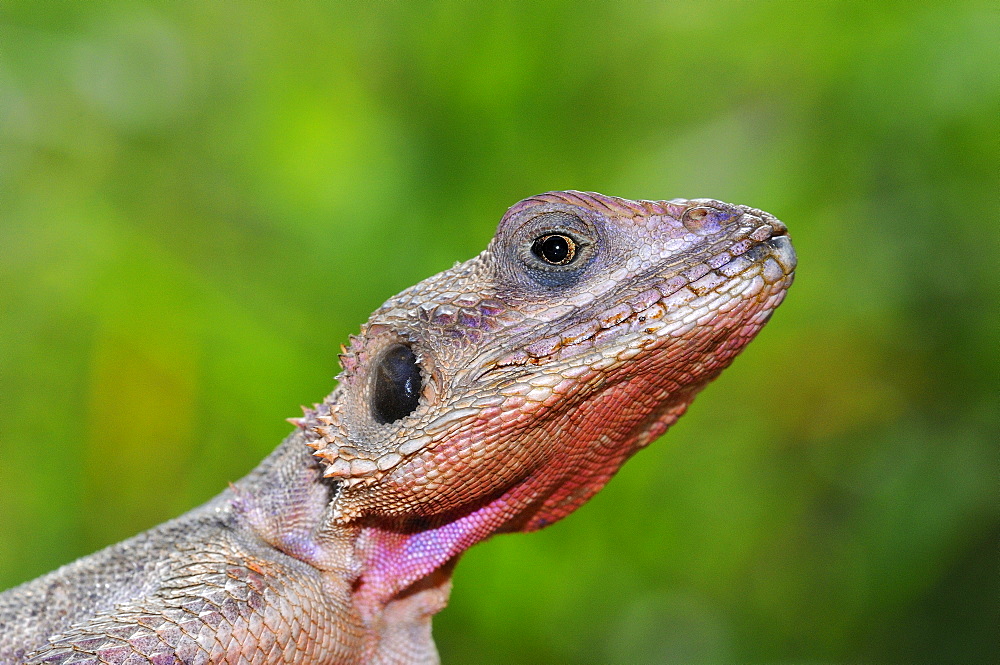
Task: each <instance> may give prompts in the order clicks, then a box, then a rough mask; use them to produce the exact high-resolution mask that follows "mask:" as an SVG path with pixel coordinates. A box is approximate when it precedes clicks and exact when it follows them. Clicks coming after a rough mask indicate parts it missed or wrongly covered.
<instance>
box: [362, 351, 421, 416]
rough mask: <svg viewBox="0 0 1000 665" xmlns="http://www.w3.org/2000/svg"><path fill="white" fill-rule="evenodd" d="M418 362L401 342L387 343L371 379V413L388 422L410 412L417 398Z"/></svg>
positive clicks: (419, 380) (418, 390)
mask: <svg viewBox="0 0 1000 665" xmlns="http://www.w3.org/2000/svg"><path fill="white" fill-rule="evenodd" d="M422 386H423V382H422V380H421V378H420V366H419V365H418V364H417V356H416V354H414V353H413V351H412V350H411V349H410V347H408V346H406V345H405V344H396V345H394V346H392V347H390V348H389V349H388V350H387V351H386V352H385V353H384V354H383V355H382V357H381V358H380V359H379V361H378V365H377V366H376V367H375V369H374V379H373V382H372V399H371V406H372V416H373V417H374V418H375V420H376V421H378V422H379V423H382V424H383V425H384V424H387V423H392V422H395V421H397V420H399V419H400V418H405V417H406V416H408V415H410V414H411V413H413V411H414V410H415V409H416V408H417V404H418V403H419V402H420V389H421V387H422Z"/></svg>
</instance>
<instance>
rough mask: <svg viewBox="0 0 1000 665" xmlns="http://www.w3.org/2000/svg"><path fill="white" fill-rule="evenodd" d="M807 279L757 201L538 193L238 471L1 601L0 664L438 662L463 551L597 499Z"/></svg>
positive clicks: (368, 336) (421, 290) (381, 315)
mask: <svg viewBox="0 0 1000 665" xmlns="http://www.w3.org/2000/svg"><path fill="white" fill-rule="evenodd" d="M795 267H796V255H795V251H794V249H793V247H792V244H791V241H790V239H789V236H788V233H787V229H786V227H785V225H784V224H783V223H782V222H780V221H779V220H778V219H776V218H775V217H774V216H773V215H771V214H769V213H766V212H763V211H761V210H757V209H754V208H750V207H747V206H743V205H732V204H728V203H724V202H721V201H716V200H713V199H690V200H688V199H672V200H664V201H646V200H639V201H632V200H627V199H622V198H617V197H611V196H604V195H601V194H596V193H591V192H578V191H564V192H550V193H547V194H542V195H538V196H533V197H530V198H527V199H525V200H523V201H521V202H519V203H517V204H515V205H514V206H513V207H511V208H510V209H509V210H507V212H506V214H505V215H504V216H503V217H502V219H501V221H500V223H499V227H498V229H497V232H496V235H495V236H494V237H493V239H492V240H491V241H490V243H489V244H488V246H487V248H486V249H485V250H484V251H483V252H482V253H480V254H479V255H478V256H476V257H474V258H472V259H470V260H468V261H466V262H464V263H457V264H456V265H455V266H454V267H453V268H451V269H450V270H445V271H444V272H442V273H440V274H438V275H436V276H433V277H430V278H429V279H426V280H424V281H422V282H420V283H419V284H417V285H416V286H413V287H411V288H408V289H406V290H404V291H403V292H401V293H400V294H398V295H396V296H394V297H392V298H390V299H389V300H388V301H386V302H385V303H384V304H383V305H382V306H381V307H380V308H379V309H377V310H376V311H375V312H374V313H373V314H372V315H371V317H370V318H369V320H368V321H367V323H365V324H364V325H363V326H362V327H361V330H360V332H359V334H357V335H356V336H352V337H351V340H350V345H349V347H346V348H345V347H341V354H340V356H339V359H340V364H341V369H342V371H341V373H340V374H339V375H338V376H337V377H336V380H337V383H336V386H335V388H334V390H333V392H332V393H331V394H330V395H329V396H327V397H326V398H325V399H324V400H323V401H322V402H321V403H319V404H315V405H313V407H311V408H304V409H303V410H304V414H303V416H302V417H299V418H294V419H290V420H291V421H292V423H293V424H294V426H295V428H294V431H293V432H292V433H291V434H290V435H289V436H288V437H287V438H286V439H285V440H284V441H283V442H282V443H281V444H280V445H279V446H278V447H277V449H276V450H275V451H274V452H273V453H272V454H271V455H270V456H268V457H267V458H265V459H264V461H263V462H262V463H261V464H260V465H259V466H258V467H257V468H256V469H254V470H253V471H251V472H250V473H249V474H248V475H247V476H246V477H244V478H243V479H242V480H239V481H237V482H235V483H232V484H231V485H230V487H229V488H228V489H226V490H225V491H223V492H222V493H221V494H219V495H218V496H217V497H215V498H214V499H212V500H210V501H208V503H206V504H204V505H202V506H201V507H199V508H195V509H193V510H191V511H190V512H188V513H186V514H184V515H182V516H181V517H178V518H176V519H174V520H171V521H168V522H166V523H164V524H162V525H160V526H158V527H154V528H153V529H151V530H149V531H146V532H144V533H142V534H140V535H138V536H135V537H133V538H131V539H129V540H126V541H123V542H122V543H119V544H117V545H112V546H110V547H107V548H105V549H104V550H101V551H99V552H97V553H95V554H92V555H89V556H87V557H84V558H82V559H79V560H77V561H75V562H73V563H69V564H67V565H65V566H63V567H61V568H59V569H58V570H56V571H54V572H51V573H49V574H47V575H44V576H43V577H40V578H38V579H36V580H34V581H30V582H26V583H24V584H22V585H20V586H17V587H15V588H13V589H11V590H8V591H6V592H4V593H3V594H0V664H2V665H8V664H12V663H32V664H34V663H49V664H66V665H68V664H70V663H88V664H89V663H95V664H96V663H109V664H122V665H125V664H128V665H133V664H143V663H149V664H153V665H165V664H167V663H230V664H236V663H330V664H333V663H397V664H410V663H413V664H417V663H436V662H438V654H437V650H436V647H435V645H434V642H433V639H432V637H431V619H432V617H433V616H434V614H436V613H437V612H439V611H440V610H441V609H443V608H444V607H445V605H446V603H447V601H448V596H449V593H450V588H451V572H452V570H453V568H454V566H455V564H456V562H457V561H458V559H459V557H460V556H461V554H462V553H463V552H464V551H465V550H467V549H468V548H469V547H471V546H473V545H475V544H476V543H479V542H481V541H483V540H485V539H487V538H489V537H490V536H492V535H494V534H498V533H505V532H507V533H509V532H529V531H533V530H536V529H540V528H542V527H544V526H546V525H549V524H552V523H553V522H556V521H557V520H560V519H562V518H563V517H565V516H566V515H568V514H569V513H571V512H573V511H574V510H575V509H576V508H578V507H579V506H580V505H582V504H583V503H584V502H586V501H587V500H588V499H589V498H590V497H592V496H593V495H594V494H595V493H596V492H597V491H599V490H600V489H601V488H602V487H603V486H604V485H605V484H606V483H607V482H608V481H609V480H610V478H611V477H612V476H613V475H614V474H615V473H616V472H617V471H618V469H619V468H620V467H621V465H622V464H623V463H624V462H625V461H626V460H627V459H628V458H629V457H630V456H632V455H633V454H634V453H635V452H636V451H638V450H639V449H641V448H643V447H645V446H646V445H648V444H649V443H650V442H652V441H653V440H654V439H656V438H658V437H659V436H660V435H661V434H663V433H664V432H665V431H666V430H667V428H668V427H670V426H671V425H672V424H673V423H674V422H675V421H676V420H677V419H678V418H679V417H680V416H681V415H682V414H683V413H684V411H685V410H686V409H687V407H688V405H689V404H690V403H691V401H692V400H693V399H694V397H695V395H696V393H698V392H699V391H700V390H701V389H702V388H703V387H704V386H705V385H706V384H707V383H708V382H709V381H711V380H712V379H714V378H715V377H716V376H717V375H718V374H719V373H720V372H721V371H722V370H723V369H724V368H725V367H727V366H728V365H729V363H730V362H731V361H732V359H733V358H734V357H735V356H736V355H737V354H738V353H739V352H740V351H741V350H742V349H743V348H744V347H745V346H746V345H747V344H748V343H749V342H750V340H751V339H753V337H754V336H755V335H756V334H757V332H758V331H759V330H760V329H761V327H762V326H763V325H764V324H765V323H766V322H767V320H768V319H769V318H770V316H771V314H772V312H773V311H774V309H775V308H776V307H777V306H778V305H779V304H780V303H781V302H782V300H783V298H784V296H785V293H786V290H787V289H788V287H789V286H790V285H791V283H792V280H793V278H794V274H795Z"/></svg>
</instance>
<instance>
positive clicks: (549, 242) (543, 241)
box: [531, 233, 576, 266]
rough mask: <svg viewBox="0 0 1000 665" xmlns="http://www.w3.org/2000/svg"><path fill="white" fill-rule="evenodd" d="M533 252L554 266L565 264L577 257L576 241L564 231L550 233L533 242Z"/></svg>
mask: <svg viewBox="0 0 1000 665" xmlns="http://www.w3.org/2000/svg"><path fill="white" fill-rule="evenodd" d="M531 253H532V254H534V255H535V256H537V257H538V258H540V259H541V260H542V261H545V262H546V263H548V264H550V265H554V266H564V265H567V264H569V263H572V262H573V259H575V258H576V241H575V240H573V239H572V238H570V237H569V236H568V235H564V234H562V233H550V234H548V235H544V236H541V237H539V238H537V239H536V240H535V242H533V243H531Z"/></svg>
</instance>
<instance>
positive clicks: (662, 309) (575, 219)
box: [302, 191, 796, 535]
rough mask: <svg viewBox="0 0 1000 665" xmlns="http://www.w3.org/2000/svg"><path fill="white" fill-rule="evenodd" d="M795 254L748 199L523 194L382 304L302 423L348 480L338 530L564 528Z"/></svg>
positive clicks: (747, 332)
mask: <svg viewBox="0 0 1000 665" xmlns="http://www.w3.org/2000/svg"><path fill="white" fill-rule="evenodd" d="M795 262H796V259H795V252H794V250H793V249H792V245H791V243H790V241H789V239H788V236H787V235H786V229H785V226H784V225H783V224H782V223H781V222H779V221H778V220H777V219H775V218H774V217H773V216H771V215H769V214H767V213H765V212H762V211H760V210H755V209H752V208H748V207H746V206H739V205H730V204H726V203H722V202H719V201H714V200H708V199H694V200H678V199H675V200H671V201H628V200H625V199H620V198H614V197H608V196H603V195H600V194H593V193H583V192H572V191H570V192H553V193H549V194H543V195H540V196H535V197H531V198H529V199H526V200H524V201H521V202H520V203H518V204H516V205H515V206H513V207H512V208H510V210H508V211H507V213H506V215H504V217H503V219H502V220H501V222H500V225H499V228H498V230H497V233H496V235H495V237H494V238H493V240H492V241H491V242H490V244H489V246H488V247H487V248H486V250H485V251H483V252H482V253H481V254H480V255H479V256H476V257H475V258H473V259H471V260H469V261H466V262H464V263H460V264H457V265H456V266H455V267H453V268H452V269H450V270H446V271H444V272H442V273H440V274H438V275H435V276H434V277H431V278H429V279H427V280H424V281H423V282H421V283H419V284H417V285H416V286H413V287H412V288H409V289H407V290H405V291H403V292H402V293H400V294H399V295H397V296H395V297H393V298H390V299H389V300H388V301H387V302H386V303H385V304H384V305H383V306H382V307H381V308H379V309H378V310H377V311H376V312H375V313H374V314H373V315H372V316H371V318H370V319H369V321H368V322H367V323H366V324H365V325H364V326H363V327H362V329H361V332H360V334H359V335H358V336H356V337H353V338H352V340H351V345H350V348H349V349H347V350H345V352H344V354H343V355H342V356H341V364H342V366H343V370H344V371H343V372H342V374H341V375H340V376H339V377H338V379H339V385H338V387H337V389H336V390H335V391H334V392H333V393H332V394H331V396H330V397H328V398H327V399H326V400H325V401H324V402H323V403H322V404H320V405H318V406H317V407H316V409H315V410H312V411H308V412H307V414H306V418H304V419H303V420H302V426H303V428H304V430H305V433H306V440H307V443H308V444H309V445H310V446H312V447H313V448H314V449H315V451H316V452H315V454H316V455H317V456H318V457H319V458H320V459H321V460H322V461H323V464H324V466H325V469H326V472H325V473H326V475H327V476H328V477H332V478H336V479H339V481H340V491H339V494H338V495H337V498H336V499H335V516H336V520H337V521H339V522H341V523H347V522H351V521H354V520H358V519H361V518H368V519H386V518H388V519H395V520H397V521H400V520H410V519H416V520H420V523H421V524H424V525H426V524H432V525H433V524H443V523H448V522H451V521H454V520H456V519H462V518H464V517H465V516H468V515H470V514H471V513H473V512H477V511H482V510H483V508H484V506H486V507H492V508H490V509H489V510H487V512H488V516H487V517H486V518H484V519H485V521H486V522H489V527H488V528H487V527H484V526H482V525H481V524H480V522H482V520H480V522H477V524H480V526H477V527H476V528H479V529H481V530H483V529H485V530H487V531H488V530H491V531H490V532H495V531H497V530H527V529H533V528H538V527H541V526H544V525H546V524H549V523H551V522H553V521H555V520H557V519H559V518H561V517H563V516H564V515H566V514H568V513H569V512H571V511H572V510H573V509H575V508H576V507H577V506H579V505H580V504H581V503H583V502H584V501H586V500H587V499H588V498H589V497H590V496H592V495H593V493H594V492H596V491H597V490H599V489H600V488H601V487H603V485H604V484H605V483H606V482H607V481H608V480H609V479H610V478H611V476H612V475H613V474H614V473H615V472H616V471H617V470H618V468H619V467H620V466H621V464H622V463H624V461H625V460H626V459H627V458H628V457H629V456H630V455H632V454H633V453H634V452H635V451H636V450H638V449H639V448H641V447H643V446H645V445H647V444H648V443H649V442H650V441H652V440H653V439H655V438H656V437H658V436H659V435H660V434H662V433H663V432H664V431H666V429H667V428H668V427H669V426H670V425H671V424H672V423H673V422H674V421H675V420H676V419H677V418H678V417H679V416H680V415H681V414H682V413H683V412H684V410H685V409H686V408H687V405H688V404H689V403H690V402H691V400H692V399H693V398H694V396H695V394H696V393H697V392H698V391H699V390H700V389H701V388H702V387H703V386H704V385H705V384H706V383H708V382H709V381H710V380H712V379H713V378H714V377H715V376H716V375H717V374H718V373H719V372H720V371H721V370H722V369H724V368H725V367H726V366H727V365H728V364H729V362H730V361H731V360H732V358H733V357H734V356H735V355H736V354H737V353H739V352H740V351H741V350H742V349H743V347H744V346H745V345H746V344H747V343H748V342H749V341H750V340H751V339H752V338H753V336H754V335H755V334H756V333H757V331H758V330H759V329H760V328H761V326H763V325H764V323H765V322H766V321H767V320H768V318H769V317H770V315H771V312H772V311H773V310H774V308H775V307H777V306H778V305H779V304H780V303H781V301H782V299H783V297H784V294H785V291H786V289H787V288H788V286H789V285H790V284H791V282H792V279H793V275H794V269H795ZM485 533H486V532H485V531H484V535H485Z"/></svg>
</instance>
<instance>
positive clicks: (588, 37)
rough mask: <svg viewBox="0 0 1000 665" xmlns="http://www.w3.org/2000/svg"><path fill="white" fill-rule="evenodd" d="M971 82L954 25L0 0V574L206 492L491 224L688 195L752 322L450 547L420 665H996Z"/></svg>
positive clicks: (993, 263)
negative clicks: (619, 447)
mask: <svg viewBox="0 0 1000 665" xmlns="http://www.w3.org/2000/svg"><path fill="white" fill-rule="evenodd" d="M998 63H1000V11H998V9H997V5H996V4H995V3H988V2H982V3H976V2H937V3H935V2H871V1H870V0H862V1H854V2H846V1H845V2H723V1H715V2H700V3H683V4H672V3H662V2H636V3H619V2H601V3H595V2H564V1H548V2H538V1H536V2H523V3H521V2H509V3H496V4H475V3H465V2H411V3H386V2H344V3H328V4H317V3H236V2H188V3H181V2H162V3H154V2H100V3H99V2H87V3H81V2H35V1H31V2H10V1H8V2H5V3H3V5H2V7H0V588H3V587H6V586H10V585H14V584H16V583H19V582H21V581H23V580H25V579H29V578H31V577H34V576H36V575H39V574H41V573H44V572H46V571H48V570H49V569H51V568H53V567H55V566H58V565H60V564H62V563H65V562H67V561H69V560H71V559H73V558H75V557H78V556H81V555H83V554H86V553H88V552H91V551H93V550H95V549H97V548H99V547H101V546H103V545H106V544H108V543H111V542H114V541H117V540H120V539H122V538H125V537H127V536H130V535H132V534H134V533H135V532H137V531H139V530H141V529H144V528H147V527H149V526H152V525H154V524H156V523H158V522H160V521H162V520H165V519H167V518H170V517H173V516H175V515H177V514H179V513H180V512H182V511H184V510H185V509H188V508H190V507H192V506H194V505H196V504H198V503H200V502H202V501H204V500H206V499H208V498H209V497H211V496H212V495H213V494H215V493H216V492H218V491H219V490H220V489H221V488H223V487H224V486H225V484H226V482H227V481H231V480H235V479H237V478H239V477H240V476H241V475H242V474H244V473H245V472H246V471H248V470H249V469H250V468H251V467H252V466H253V465H254V464H255V463H256V462H258V461H259V460H260V459H261V458H262V457H263V456H264V455H265V454H266V453H267V452H268V451H270V450H271V449H272V448H273V447H274V446H275V445H276V443H277V442H278V441H279V440H280V439H281V438H282V437H283V436H284V435H285V434H286V433H287V432H288V431H289V429H290V426H289V425H288V424H287V423H286V422H285V421H284V418H285V417H287V416H293V415H296V414H297V413H298V405H299V404H301V403H311V402H313V401H317V400H319V399H320V398H321V397H322V396H323V395H324V394H325V393H327V392H328V391H329V390H330V389H331V387H332V380H331V377H332V376H333V375H334V374H335V373H336V371H337V369H336V352H337V348H338V345H339V344H340V343H341V342H342V341H344V340H346V337H347V335H348V334H349V333H351V332H353V331H355V330H357V327H358V325H359V324H360V323H361V322H362V321H363V320H364V319H365V317H366V316H367V315H368V313H369V312H370V311H371V310H372V309H373V308H374V307H376V306H377V305H378V304H379V303H380V302H381V301H383V300H384V299H385V298H387V297H388V296H390V295H392V294H393V293H395V292H397V291H398V290H400V289H401V288H403V287H406V286H409V285H410V284H412V283H414V282H416V281H417V280H419V279H421V278H423V277H425V276H428V275H430V274H431V273H434V272H436V271H438V270H441V269H443V268H446V267H449V266H450V265H451V264H452V263H453V262H454V261H456V260H460V259H465V258H468V257H470V256H472V255H473V254H475V253H477V252H478V251H479V250H480V249H482V247H483V246H484V245H485V243H486V242H487V240H488V239H489V237H490V236H491V234H492V232H493V228H494V226H495V224H496V222H497V220H498V219H499V217H500V215H501V214H502V213H503V211H504V210H505V209H506V207H507V206H509V205H511V204H513V203H514V202H516V201H517V200H519V199H521V198H523V197H525V196H528V195H531V194H535V193H538V192H542V191H546V190H553V189H565V188H574V189H586V190H596V191H600V192H604V193H608V194H616V195H620V196H625V197H630V198H671V197H701V196H708V197H715V198H720V199H723V200H728V201H734V202H739V203H746V204H749V205H753V206H756V207H760V208H763V209H766V210H768V211H771V212H773V213H775V214H776V215H778V216H779V217H780V218H781V219H783V220H784V221H785V222H787V224H788V226H789V227H790V228H791V233H792V236H793V238H794V239H795V244H796V247H797V249H798V252H799V258H800V270H799V275H798V281H797V283H796V285H795V286H794V288H793V289H792V291H791V293H790V297H789V298H788V300H787V302H786V304H785V305H784V306H783V307H782V308H781V310H780V311H779V312H778V313H777V315H776V316H775V317H774V319H773V321H772V323H771V325H770V326H769V327H768V328H767V329H766V330H765V331H764V333H763V334H762V335H761V336H760V339H759V340H758V341H757V342H755V343H754V344H753V345H752V346H751V347H750V348H749V350H748V351H747V352H746V353H745V354H744V355H743V356H742V357H741V358H740V359H738V360H737V362H736V363H735V365H734V366H733V367H732V369H730V370H729V371H728V372H727V373H726V374H724V375H723V377H722V378H721V379H720V380H719V381H718V382H717V383H715V384H713V385H712V386H711V387H710V388H709V389H708V390H707V391H706V392H705V394H704V395H703V396H702V397H701V398H699V400H698V401H697V402H696V403H695V405H694V407H693V408H692V409H691V411H690V413H689V415H688V416H686V417H685V418H684V419H682V421H681V422H680V423H679V424H678V425H677V426H676V427H675V428H674V429H673V430H672V431H671V432H670V433H669V434H668V435H667V436H666V437H665V439H664V440H662V441H660V442H658V443H657V444H656V445H654V446H652V447H651V448H649V449H648V450H646V451H644V452H642V453H641V454H639V455H638V456H637V458H636V459H635V460H633V461H632V462H630V463H629V464H628V465H627V466H626V467H625V468H624V469H623V471H622V472H621V474H620V475H619V477H617V478H616V479H615V480H614V481H613V482H612V483H611V484H610V485H609V487H608V488H607V489H606V490H605V491H604V492H603V493H601V494H600V495H599V496H598V497H597V498H596V499H594V500H593V501H592V502H591V503H590V504H588V505H587V506H585V507H584V508H582V509H581V510H580V511H579V512H578V513H577V514H575V515H573V516H572V517H571V518H569V519H567V520H565V521H564V522H562V523H560V524H557V525H555V526H553V527H552V528H550V529H547V530H545V531H543V532H541V533H538V534H534V535H531V536H504V537H500V538H497V539H496V540H494V541H492V542H490V543H487V544H486V545H483V546H479V547H476V548H475V549H473V550H472V551H471V552H469V553H468V554H467V556H466V557H465V558H464V560H463V561H462V563H461V565H460V566H459V568H458V570H457V573H456V575H455V582H456V584H455V591H454V594H453V597H452V602H451V606H450V607H449V608H448V609H447V610H445V611H444V612H443V613H442V614H441V615H439V617H438V618H437V619H436V621H435V634H436V636H437V639H438V643H439V647H440V650H441V652H442V654H443V656H444V659H445V662H446V663H504V664H505V665H512V664H514V663H541V662H546V663H640V662H646V663H662V662H679V663H859V662H865V663H980V662H998V656H997V652H996V651H995V650H994V649H995V648H996V647H997V639H996V635H997V633H996V630H997V626H998V624H1000V611H998V604H1000V571H998V565H997V564H998V553H997V552H998V550H997V543H998V537H1000V528H998V523H1000V520H998V513H1000V510H998V506H1000V501H998V498H1000V497H998V480H1000V466H998V462H1000V460H998V455H997V443H998V432H1000V423H998V417H997V409H998V402H1000V387H998V386H1000V382H998V369H1000V367H998V359H997V357H998V354H997V350H998V331H1000V314H998V312H1000V307H998V306H997V297H998V295H1000V281H998V279H997V275H998V266H997V262H998V258H997V257H998V256H1000V216H998V209H1000V207H998V206H1000V196H998V193H1000V75H998V72H1000V64H998Z"/></svg>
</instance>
